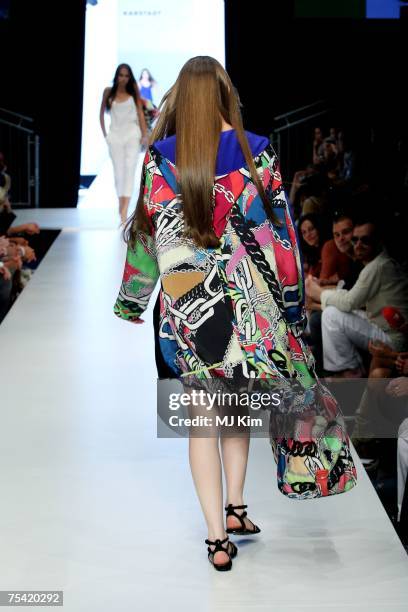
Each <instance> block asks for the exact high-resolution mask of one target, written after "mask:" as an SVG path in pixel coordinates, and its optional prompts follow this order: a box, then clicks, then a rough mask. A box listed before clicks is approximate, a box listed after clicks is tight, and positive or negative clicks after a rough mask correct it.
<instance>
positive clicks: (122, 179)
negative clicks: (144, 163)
mask: <svg viewBox="0 0 408 612" xmlns="http://www.w3.org/2000/svg"><path fill="white" fill-rule="evenodd" d="M110 114H111V124H110V130H109V133H108V135H107V137H106V142H107V143H108V146H109V154H110V156H111V159H112V163H113V171H114V175H115V187H116V193H117V195H118V197H119V198H120V197H129V198H130V197H131V195H132V192H133V187H134V180H135V173H136V166H137V161H138V157H139V153H140V142H141V137H142V132H141V129H140V126H139V118H138V115H137V110H136V104H135V101H134V99H133V97H132V96H130V97H129V98H128V99H127V100H125V101H124V102H117V101H116V100H114V101H113V102H112V107H111V111H110Z"/></svg>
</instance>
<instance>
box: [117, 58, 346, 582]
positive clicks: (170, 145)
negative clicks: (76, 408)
mask: <svg viewBox="0 0 408 612" xmlns="http://www.w3.org/2000/svg"><path fill="white" fill-rule="evenodd" d="M160 110H161V114H160V116H159V118H158V122H157V125H156V127H155V128H154V131H153V133H152V136H151V139H150V142H151V146H150V147H149V148H148V151H147V153H146V156H145V160H144V167H143V176H142V188H141V192H140V195H139V200H138V202H137V207H136V211H135V213H134V215H133V216H132V217H131V218H130V219H129V220H128V223H127V224H126V227H125V237H126V240H127V243H128V249H127V257H126V263H125V269H124V274H123V278H122V284H121V288H120V291H119V295H118V297H117V300H116V302H115V305H114V312H115V314H116V315H117V316H119V317H121V318H122V319H124V320H127V321H131V322H133V323H139V324H140V323H143V319H141V318H140V317H141V315H142V313H143V312H144V310H145V309H146V307H147V304H148V301H149V297H150V295H151V293H152V291H153V289H154V287H155V285H156V282H157V280H158V279H159V278H160V279H161V291H160V313H159V319H160V320H159V325H158V335H159V343H160V349H161V354H162V356H163V360H164V362H165V363H166V365H167V368H168V369H169V371H170V372H172V373H173V376H174V377H176V378H180V379H181V380H186V378H184V375H187V374H190V375H192V376H193V377H194V378H195V379H196V380H197V381H199V382H200V383H201V382H202V383H205V384H207V383H211V381H212V382H213V383H217V381H225V382H228V381H227V379H230V381H234V380H240V379H241V380H242V379H246V380H248V379H253V378H258V379H265V378H268V377H270V378H276V377H285V379H287V378H292V379H295V380H296V382H297V383H298V384H300V385H301V386H304V387H308V385H309V384H310V383H311V381H312V382H313V381H314V369H313V365H314V364H313V357H312V356H311V353H310V351H309V349H308V348H307V347H306V346H305V344H304V342H303V340H302V338H301V333H302V331H303V329H304V326H305V322H306V317H305V309H304V304H303V279H302V270H301V261H300V256H299V248H298V244H297V241H296V233H295V229H294V225H293V222H292V219H291V217H290V213H289V208H288V203H287V200H286V196H285V192H284V190H283V186H282V180H281V176H280V171H279V165H278V159H277V156H276V153H275V151H274V150H273V148H272V147H271V145H270V144H269V140H268V138H266V137H264V136H258V135H256V134H253V133H251V132H245V131H244V129H243V125H242V119H241V114H240V109H239V101H238V98H237V95H236V93H235V90H234V88H233V85H232V83H231V80H230V78H229V76H228V74H227V73H226V72H225V70H224V68H223V67H222V66H221V64H220V63H219V62H217V61H216V60H215V59H213V58H211V57H207V56H199V57H195V58H192V59H191V60H189V61H188V62H187V63H186V64H185V65H184V66H183V68H182V70H181V72H180V74H179V76H178V79H177V81H176V83H175V84H174V85H173V87H172V88H171V89H170V90H169V91H168V92H167V94H166V95H165V96H164V98H163V101H162V104H161V107H160ZM228 384H230V383H228ZM210 429H211V428H210ZM206 433H207V434H208V433H209V434H210V435H204V436H201V437H198V436H197V437H196V436H194V435H191V431H190V438H189V460H190V466H191V471H192V476H193V481H194V484H195V487H196V490H197V494H198V498H199V500H200V503H201V507H202V510H203V513H204V517H205V520H206V523H207V527H208V539H206V544H207V545H208V558H209V560H210V562H211V563H212V564H213V565H214V568H215V569H217V570H223V571H225V570H229V569H230V568H231V567H232V561H231V559H232V558H234V557H235V556H236V554H237V551H238V549H237V546H236V545H235V544H234V543H233V542H230V541H229V536H228V534H229V533H233V534H236V535H251V536H252V535H253V534H258V533H259V532H260V529H259V527H257V526H256V525H255V523H254V522H252V521H251V520H250V519H249V517H248V516H247V512H246V510H245V509H246V508H247V505H246V504H245V503H244V497H243V490H244V482H245V474H246V467H247V459H248V449H249V431H248V430H247V429H245V428H244V431H243V432H240V434H241V435H233V436H228V435H227V436H217V435H211V434H213V433H216V432H212V431H210V432H206ZM242 434H244V435H242ZM221 458H222V462H221ZM296 459H298V463H297V465H298V466H299V467H300V466H301V465H302V461H303V457H296ZM222 469H224V474H225V480H226V485H227V491H226V500H225V504H224V503H223V487H222ZM346 482H347V474H346V475H345V477H344V479H343V481H342V484H341V486H343V487H344V486H346V485H345V483H346ZM224 505H225V511H226V513H227V515H226V527H225V526H224V516H223V507H224Z"/></svg>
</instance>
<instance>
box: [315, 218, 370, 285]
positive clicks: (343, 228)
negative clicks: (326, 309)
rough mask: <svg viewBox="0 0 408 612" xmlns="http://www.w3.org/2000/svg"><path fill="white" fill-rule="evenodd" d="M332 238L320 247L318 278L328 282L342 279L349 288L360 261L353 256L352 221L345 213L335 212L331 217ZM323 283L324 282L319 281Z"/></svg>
mask: <svg viewBox="0 0 408 612" xmlns="http://www.w3.org/2000/svg"><path fill="white" fill-rule="evenodd" d="M332 227H333V238H332V239H331V240H327V242H325V244H324V245H323V248H322V268H321V271H320V277H319V278H320V280H321V281H326V282H327V283H330V284H337V283H338V282H339V281H340V280H343V281H344V288H345V289H350V288H351V287H352V286H353V285H354V283H355V281H356V280H357V276H358V274H359V273H360V271H361V267H362V266H361V263H360V262H357V261H356V260H355V258H354V249H353V243H352V241H351V239H352V236H353V229H354V222H353V219H352V218H351V216H350V215H349V214H347V213H342V212H340V213H336V214H335V215H334V217H333V226H332ZM320 284H321V285H323V284H324V283H320Z"/></svg>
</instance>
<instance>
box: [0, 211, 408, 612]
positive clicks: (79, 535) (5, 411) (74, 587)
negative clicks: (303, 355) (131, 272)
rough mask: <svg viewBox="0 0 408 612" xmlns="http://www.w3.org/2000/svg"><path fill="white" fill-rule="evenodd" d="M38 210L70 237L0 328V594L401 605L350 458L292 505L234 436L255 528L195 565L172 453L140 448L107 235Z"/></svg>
mask: <svg viewBox="0 0 408 612" xmlns="http://www.w3.org/2000/svg"><path fill="white" fill-rule="evenodd" d="M29 212H30V213H32V212H33V211H29ZM34 212H35V211H34ZM38 212H39V213H40V214H41V215H43V219H45V218H46V217H45V211H44V210H41V211H38ZM22 214H24V215H26V214H27V213H26V211H20V213H19V216H20V215H22ZM53 214H54V220H53V221H52V220H50V217H49V218H48V222H49V223H52V222H53V223H54V224H55V223H56V220H57V217H58V215H59V218H60V220H62V221H63V222H64V224H66V225H65V227H70V228H71V229H70V230H64V231H62V232H61V234H60V235H59V236H58V238H57V240H56V241H55V242H54V244H53V246H52V247H51V249H50V250H49V252H48V253H47V255H46V256H45V258H44V260H43V262H42V263H41V266H40V267H39V269H38V270H37V271H36V272H35V275H34V276H33V278H32V279H31V281H30V283H29V284H28V286H27V287H26V288H25V289H24V291H23V293H22V294H21V295H20V297H19V298H18V300H17V302H16V303H15V305H14V306H13V308H12V309H11V311H10V312H9V314H8V315H7V316H6V318H5V320H4V321H3V323H2V324H1V325H0V364H1V369H0V379H1V386H0V388H1V392H0V398H1V412H0V414H1V425H2V426H1V444H0V465H1V470H0V482H1V504H0V524H1V545H0V590H6V589H15V590H17V589H18V590H22V589H27V590H28V589H36V590H40V589H42V590H54V589H55V590H60V589H62V590H63V591H64V609H65V610H67V611H69V612H82V611H84V612H85V611H86V612H93V611H95V612H96V611H97V612H112V611H114V610H117V611H120V612H134V611H135V610H143V611H146V612H150V611H152V612H153V611H157V610H162V609H166V610H170V611H171V612H173V611H174V612H176V611H180V610H182V611H187V610H188V611H189V612H190V611H191V610H192V609H193V610H194V611H195V612H210V611H213V610H216V611H224V610H228V611H231V612H232V611H234V612H244V611H245V612H247V611H248V610H254V611H256V612H259V611H267V610H268V611H276V612H281V611H283V610H291V611H293V612H302V611H306V610H307V611H308V612H311V611H312V610H322V611H323V610H324V611H327V610H330V611H331V612H332V611H336V612H337V611H340V610H341V611H344V610H347V611H353V612H354V611H357V610H359V611H362V610H363V611H365V610H367V611H368V610H375V611H378V612H380V611H381V612H382V611H384V612H385V610H398V611H399V610H401V611H403V610H407V606H408V557H407V554H406V553H405V551H404V548H403V547H402V545H401V543H400V541H399V539H398V537H397V535H396V533H395V532H394V529H393V527H392V525H391V523H390V521H389V519H388V517H387V515H386V513H385V511H384V509H383V507H382V505H381V503H380V502H379V500H378V497H377V495H376V493H375V491H374V489H373V487H372V485H371V483H370V481H369V479H368V477H367V475H366V473H365V471H364V469H363V468H362V466H361V463H360V461H359V459H358V456H357V455H356V453H355V452H354V450H353V456H354V459H355V461H356V465H357V470H358V477H359V483H358V485H357V487H356V488H355V489H353V490H352V491H350V492H349V493H347V494H343V495H340V496H338V497H337V498H336V497H333V498H329V499H323V500H310V501H303V502H298V501H294V500H288V499H287V498H285V497H284V496H283V495H281V494H280V493H279V491H278V489H277V486H276V467H275V465H274V461H273V457H272V453H271V449H270V446H269V442H268V441H267V440H263V439H254V440H252V441H251V451H250V460H249V466H248V475H247V487H246V501H247V503H248V504H250V511H251V514H250V515H251V518H253V520H254V521H255V522H256V523H257V524H258V525H259V526H260V527H261V529H262V533H261V534H259V536H255V537H254V538H253V539H250V538H244V539H240V538H238V537H234V536H232V538H233V540H234V541H235V542H236V543H237V544H238V546H239V553H238V557H237V558H236V559H235V560H234V566H233V570H232V571H231V572H227V573H221V572H220V573H218V572H216V571H215V570H214V569H213V568H212V566H211V565H210V563H209V562H208V560H207V554H206V545H205V544H204V539H205V537H206V535H207V534H206V530H205V525H204V520H203V518H202V516H201V512H200V508H199V503H198V500H197V498H196V495H195V491H194V488H193V483H192V479H191V474H190V471H189V465H188V457H187V440H185V439H157V437H156V404H155V401H156V398H155V393H156V387H155V376H156V371H155V364H154V345H153V329H152V324H151V314H152V307H153V304H154V300H155V296H153V298H152V301H151V304H150V306H149V309H148V311H147V313H146V315H145V319H146V323H145V324H144V325H140V326H134V325H132V324H130V323H127V322H124V321H121V320H120V319H118V318H117V317H115V316H114V314H113V312H112V306H113V303H114V300H115V299H116V295H117V291H118V288H119V284H120V279H121V275H122V269H123V264H124V256H125V245H124V244H123V243H122V241H121V237H120V232H119V231H118V230H114V229H108V225H109V224H108V222H106V225H105V226H103V225H101V222H100V221H97V222H95V224H94V226H93V225H92V219H91V217H89V218H88V219H87V222H86V223H84V225H82V226H81V219H80V218H79V211H77V210H72V211H69V210H65V211H59V212H55V213H52V212H51V213H50V216H52V215H53ZM30 217H31V219H32V220H34V218H33V214H31V215H30ZM17 221H18V222H20V221H21V217H20V218H19V219H18V220H17ZM17 221H16V222H17ZM54 226H55V225H54ZM63 227H64V225H63ZM102 228H103V229H102Z"/></svg>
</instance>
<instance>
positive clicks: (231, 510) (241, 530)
mask: <svg viewBox="0 0 408 612" xmlns="http://www.w3.org/2000/svg"><path fill="white" fill-rule="evenodd" d="M244 508H248V505H247V504H244V505H242V506H234V505H233V504H228V506H226V508H225V510H226V511H227V517H228V516H236V517H237V519H239V521H240V523H241V527H238V528H236V527H228V528H227V529H226V532H227V533H233V534H234V535H250V534H253V533H259V532H260V531H261V530H260V529H259V527H258V525H255V523H252V521H251V523H252V524H253V526H254V529H248V528H247V526H246V525H245V521H244V518H245V517H246V516H247V512H246V510H245V512H243V513H242V514H238V513H237V512H235V510H244ZM248 520H249V521H250V520H251V519H248Z"/></svg>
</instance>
